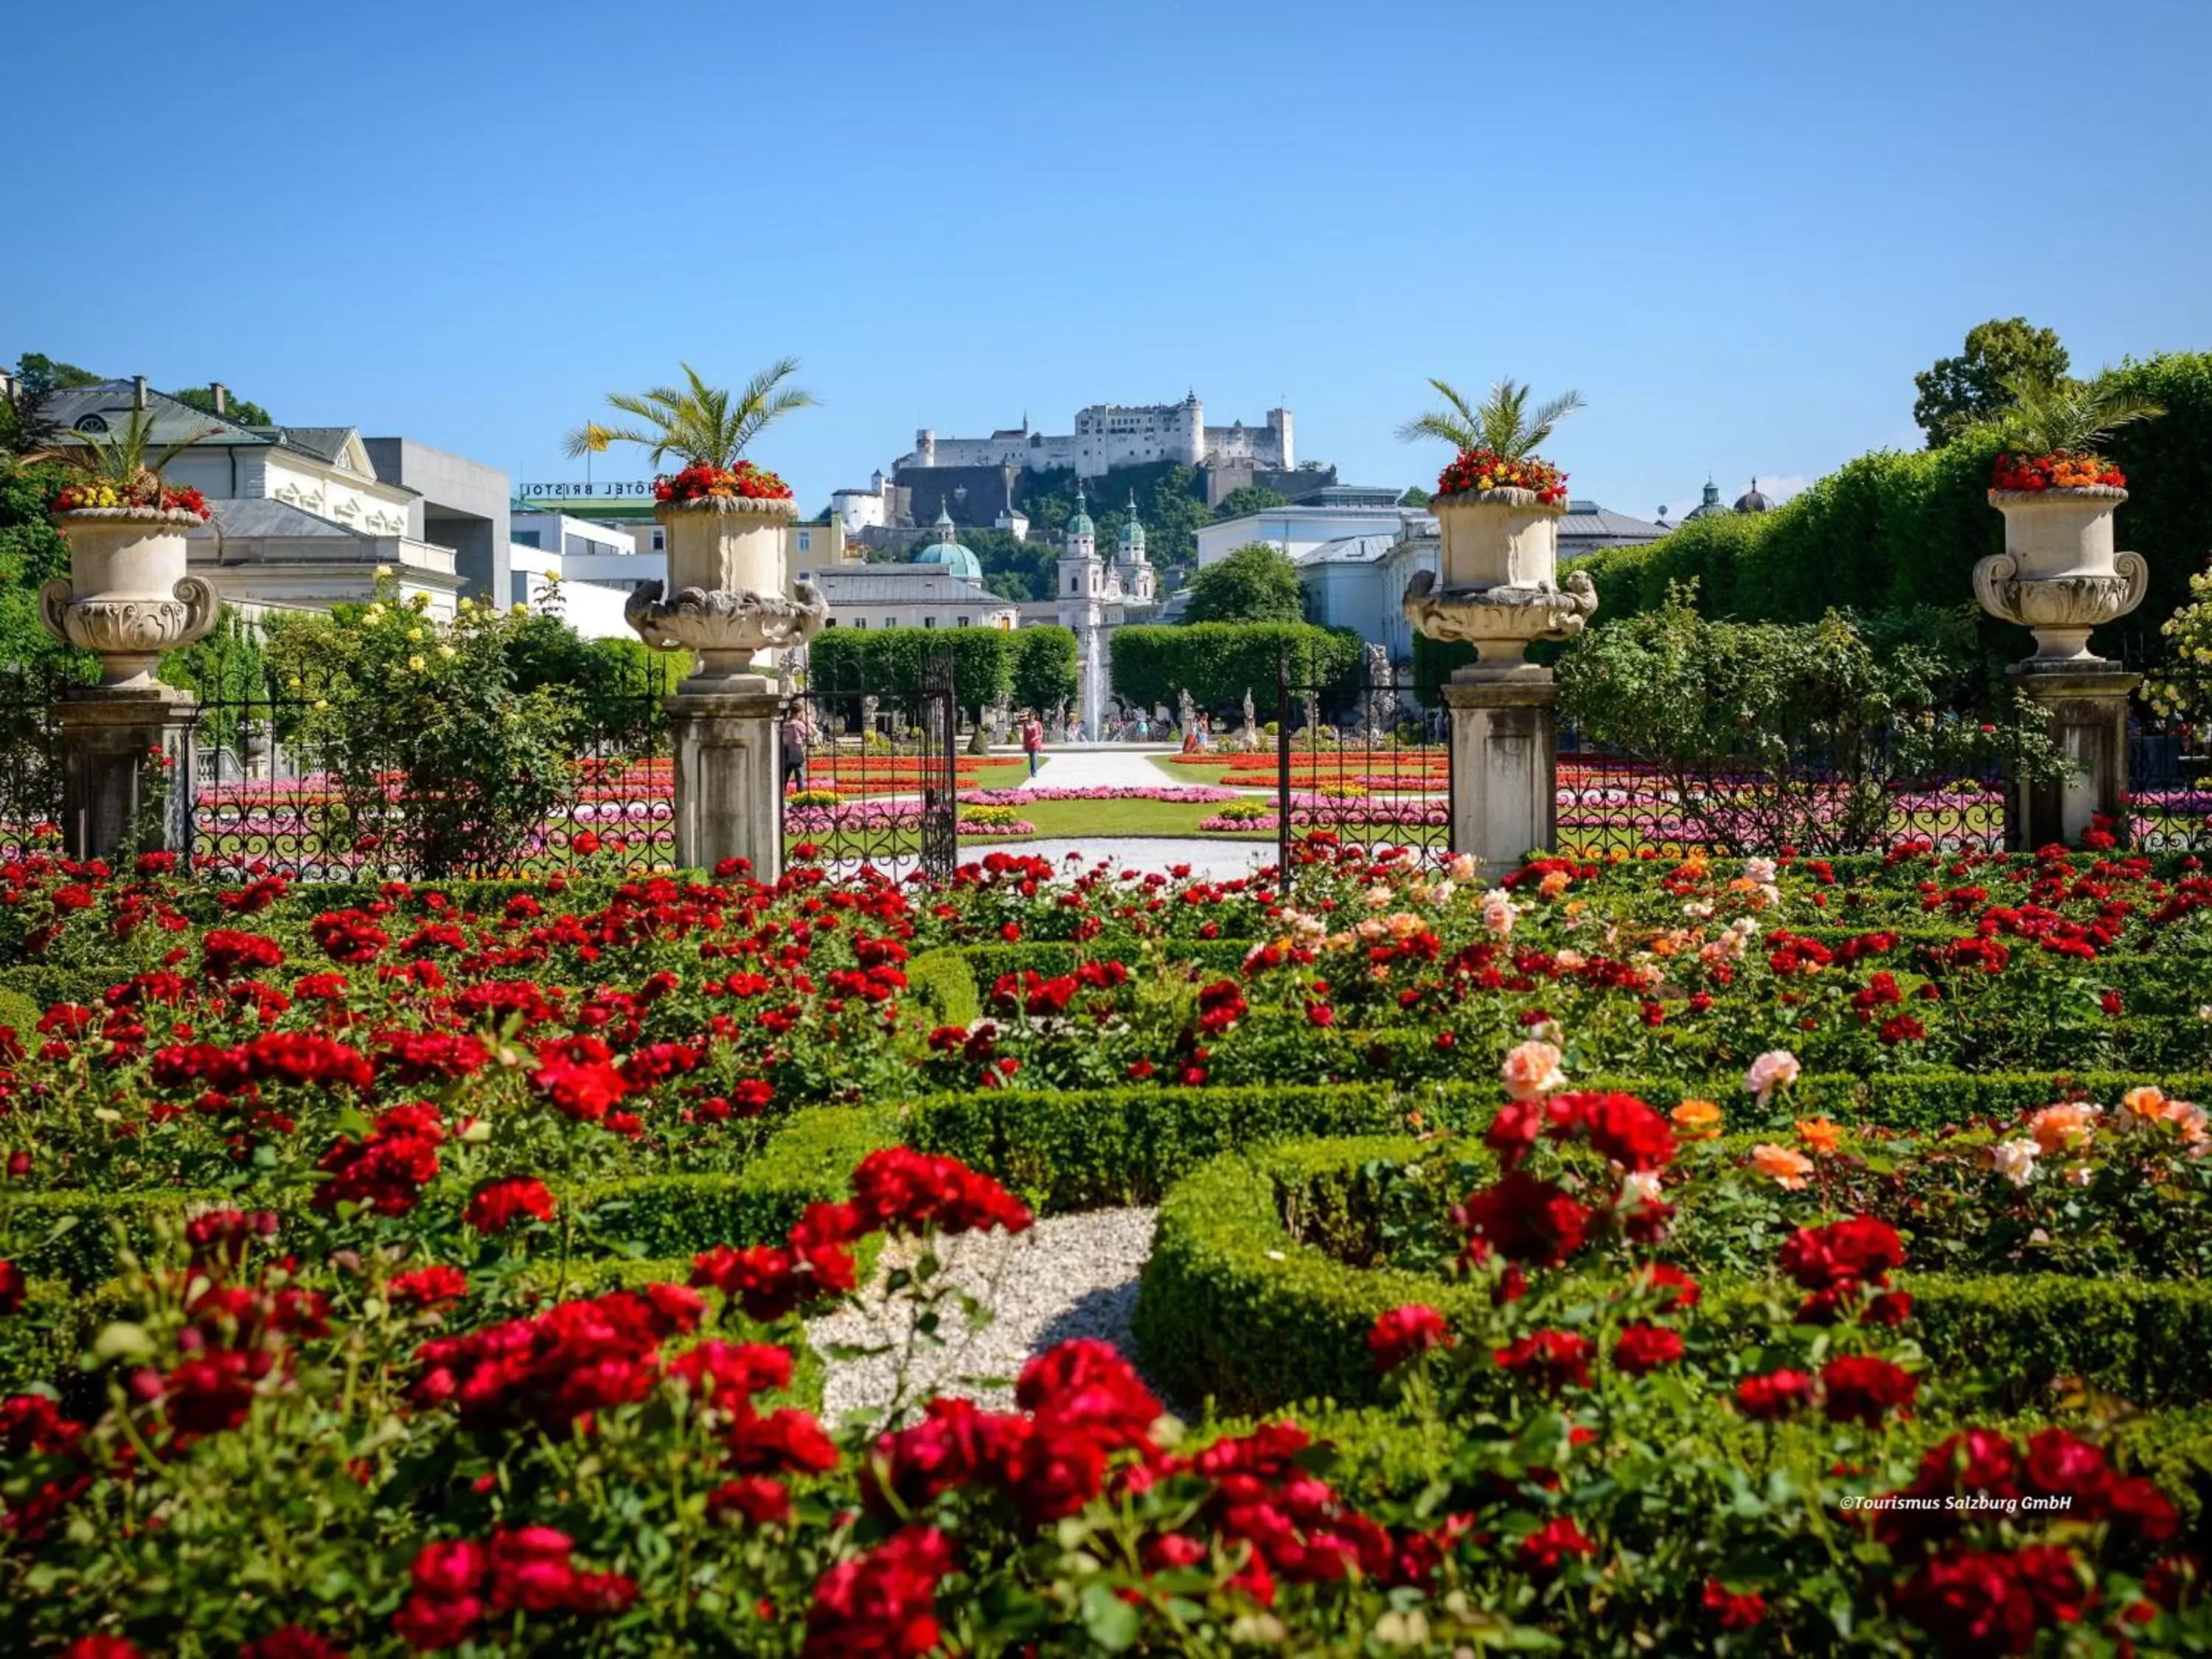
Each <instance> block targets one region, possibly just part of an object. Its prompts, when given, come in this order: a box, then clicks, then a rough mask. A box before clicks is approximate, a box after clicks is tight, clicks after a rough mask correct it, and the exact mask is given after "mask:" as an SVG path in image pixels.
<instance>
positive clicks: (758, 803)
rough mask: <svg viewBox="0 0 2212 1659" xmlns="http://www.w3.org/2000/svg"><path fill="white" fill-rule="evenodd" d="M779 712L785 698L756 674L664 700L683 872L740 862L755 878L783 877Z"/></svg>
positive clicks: (781, 735) (781, 748)
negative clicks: (671, 744) (672, 752)
mask: <svg viewBox="0 0 2212 1659" xmlns="http://www.w3.org/2000/svg"><path fill="white" fill-rule="evenodd" d="M685 684H686V685H687V686H689V685H690V684H691V682H690V681H686V682H685ZM782 714H783V699H782V698H781V697H780V696H777V695H776V694H775V691H774V690H772V689H771V688H770V685H769V681H768V680H767V679H766V678H764V677H763V676H760V675H743V676H738V677H736V678H732V679H731V680H727V681H725V682H724V683H723V688H722V689H720V690H713V691H693V690H684V691H682V692H679V693H678V695H677V696H673V697H671V698H670V699H669V700H668V717H669V725H670V727H671V736H672V738H673V741H674V745H675V751H676V826H675V827H676V862H677V864H678V866H680V867H681V868H684V869H686V870H707V871H711V870H713V869H714V866H716V865H718V864H720V862H721V861H722V860H724V859H732V858H738V859H745V860H750V863H751V865H752V873H753V876H754V878H756V879H757V880H760V881H766V882H772V881H775V879H776V878H778V877H780V876H781V874H782V873H783V733H782V731H781V719H782Z"/></svg>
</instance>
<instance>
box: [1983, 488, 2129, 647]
mask: <svg viewBox="0 0 2212 1659" xmlns="http://www.w3.org/2000/svg"><path fill="white" fill-rule="evenodd" d="M2115 476H2117V475H2115ZM2028 481H2029V482H2033V483H2039V482H2040V481H2039V480H2037V479H2030V480H2028ZM2127 498H2128V492H2127V491H2126V489H2124V488H2122V487H2120V486H2119V485H2118V484H2115V483H2093V484H2083V485H2075V486H2068V487H2058V486H2045V487H2042V488H2033V489H2004V488H1996V489H1991V490H1990V506H1992V507H1996V509H1997V511H1998V512H2000V513H2003V514H2004V522H2005V550H2004V551H2003V552H2002V553H1998V554H1994V555H1992V556H1990V557H1988V558H1986V559H1984V560H1982V561H1981V562H1979V563H1978V564H1977V565H1976V566H1975V567H1974V597H1975V599H1978V600H1979V601H1980V603H1981V606H1982V609H1983V610H1984V611H1988V612H1989V613H1990V615H1991V616H1992V617H1999V618H2001V619H2002V620H2003V621H2005V622H2009V623H2019V624H2021V626H2022V627H2025V628H2027V629H2032V630H2033V632H2034V635H2035V652H2034V654H2033V656H2031V657H2029V658H2028V659H2027V661H2026V662H2025V663H2023V664H2022V666H2023V667H2025V668H2028V669H2038V668H2058V667H2094V666H2096V665H2099V664H2100V662H2101V660H2102V659H2100V658H2098V657H2095V656H2093V655H2092V654H2091V653H2090V650H2089V635H2090V632H2091V630H2093V629H2097V628H2100V627H2102V626H2103V625H2104V624H2105V623H2109V622H2113V621H2116V620H2117V619H2118V618H2119V617H2124V616H2126V615H2127V614H2128V613H2129V612H2130V611H2133V610H2134V609H2135V608H2136V606H2137V605H2141V604H2142V600H2143V595H2144V594H2145V593H2146V592H2148V590H2149V587H2150V568H2149V566H2148V565H2147V564H2146V563H2145V562H2143V557H2142V555H2141V554H2140V553H2124V552H2115V551H2114V550H2113V547H2112V540H2113V538H2112V514H2113V513H2115V512H2116V511H2117V510H2118V507H2119V505H2120V503H2121V502H2123V501H2126V500H2127Z"/></svg>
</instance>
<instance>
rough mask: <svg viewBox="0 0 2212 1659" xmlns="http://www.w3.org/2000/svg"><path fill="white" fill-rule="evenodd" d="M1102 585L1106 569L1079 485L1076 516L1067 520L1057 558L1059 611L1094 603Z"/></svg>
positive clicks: (1077, 488) (1081, 488)
mask: <svg viewBox="0 0 2212 1659" xmlns="http://www.w3.org/2000/svg"><path fill="white" fill-rule="evenodd" d="M1105 586H1106V572H1105V568H1104V567H1103V565H1101V564H1100V562H1099V560H1098V526H1097V525H1095V524H1093V523H1091V514H1090V513H1088V512H1086V511H1085V507H1084V501H1083V486H1082V485H1081V484H1078V485H1076V487H1075V516H1074V517H1073V518H1072V519H1070V520H1068V521H1067V534H1066V538H1065V540H1064V542H1063V544H1062V546H1061V550H1060V608H1061V610H1062V611H1066V609H1067V607H1068V606H1069V605H1072V604H1073V605H1084V604H1089V603H1091V602H1093V601H1095V600H1097V598H1098V596H1099V594H1100V593H1101V592H1103V589H1104V587H1105ZM1071 625H1072V624H1071Z"/></svg>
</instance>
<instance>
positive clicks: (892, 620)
mask: <svg viewBox="0 0 2212 1659" xmlns="http://www.w3.org/2000/svg"><path fill="white" fill-rule="evenodd" d="M897 626H898V618H897V617H884V627H886V628H896V627H897Z"/></svg>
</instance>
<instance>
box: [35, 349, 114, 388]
mask: <svg viewBox="0 0 2212 1659" xmlns="http://www.w3.org/2000/svg"><path fill="white" fill-rule="evenodd" d="M15 378H16V379H17V380H21V382H22V383H23V392H24V394H25V395H26V396H27V397H32V398H43V397H45V396H46V393H48V392H58V391H62V390H64V389H65V388H67V387H70V386H90V385H92V384H93V383H94V381H95V380H99V379H100V376H99V375H97V374H94V373H93V372H92V371H91V370H90V369H88V368H78V367H77V366H76V364H75V363H64V362H56V361H55V360H54V359H53V358H52V357H49V356H46V355H45V354H44V353H42V352H37V351H27V352H25V353H24V354H23V355H22V356H21V357H19V358H17V359H16V360H15Z"/></svg>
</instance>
